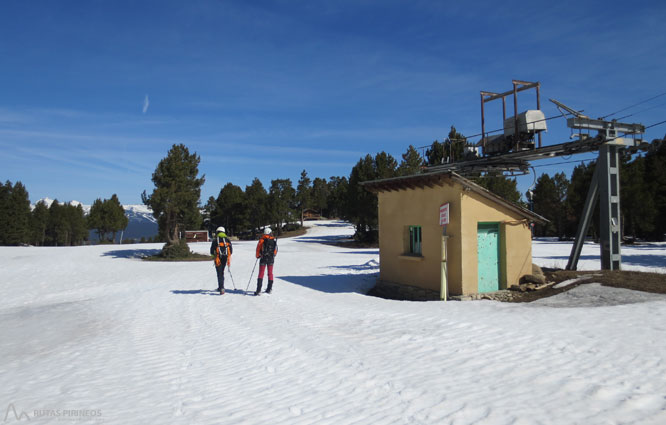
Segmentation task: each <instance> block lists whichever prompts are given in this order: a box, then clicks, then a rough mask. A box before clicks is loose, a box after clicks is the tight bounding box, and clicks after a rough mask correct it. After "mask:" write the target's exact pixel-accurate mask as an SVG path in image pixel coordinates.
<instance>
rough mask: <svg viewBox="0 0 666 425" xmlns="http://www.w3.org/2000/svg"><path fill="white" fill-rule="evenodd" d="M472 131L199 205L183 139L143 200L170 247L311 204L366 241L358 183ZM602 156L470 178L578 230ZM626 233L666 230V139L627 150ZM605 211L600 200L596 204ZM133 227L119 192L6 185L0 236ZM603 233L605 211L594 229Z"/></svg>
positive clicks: (78, 237)
mask: <svg viewBox="0 0 666 425" xmlns="http://www.w3.org/2000/svg"><path fill="white" fill-rule="evenodd" d="M466 146H467V144H466V139H465V137H464V136H463V135H462V134H460V133H459V132H457V131H456V129H455V127H453V126H452V127H451V131H450V132H449V135H448V137H447V138H446V139H445V140H443V141H442V142H439V141H437V140H435V141H434V142H433V143H432V144H431V146H430V147H429V148H428V149H427V150H426V152H425V155H421V154H420V153H419V151H418V150H417V149H416V148H415V147H414V146H412V145H410V146H409V147H408V148H407V150H406V151H405V153H404V154H402V156H401V160H400V161H399V162H398V160H396V159H395V158H394V157H393V156H392V155H390V154H388V153H386V152H379V153H377V154H375V156H372V155H370V154H368V155H366V156H365V157H362V158H360V159H359V161H358V162H357V163H356V164H355V165H354V167H353V168H352V169H351V172H350V174H349V176H348V177H347V176H331V177H329V178H328V179H326V178H321V177H315V178H314V179H311V178H310V176H309V175H308V173H307V171H306V170H303V171H302V172H301V175H300V179H299V180H298V182H296V187H294V184H293V182H292V181H291V179H288V178H278V179H274V180H271V182H270V186H268V188H265V187H264V185H263V183H262V182H261V181H260V180H259V179H258V178H255V179H254V180H253V181H252V183H251V184H250V185H247V186H245V188H241V187H240V186H237V185H234V184H233V183H227V184H226V185H225V186H224V187H222V188H221V189H220V192H219V194H218V196H217V197H212V196H211V197H210V198H209V199H208V200H207V202H206V204H205V205H204V206H203V208H202V206H201V204H200V195H201V186H202V185H203V183H204V181H205V176H201V177H199V176H198V174H199V171H198V165H199V162H200V157H199V156H198V155H197V154H196V153H192V154H190V152H189V150H188V148H187V147H186V146H184V145H182V144H180V145H173V146H172V148H171V149H170V151H169V152H168V154H167V157H165V158H164V159H162V160H161V161H160V163H159V164H158V166H157V168H156V170H155V172H154V173H153V176H152V180H153V183H154V184H155V189H154V190H153V192H152V193H151V194H150V195H148V194H147V193H146V191H144V192H143V194H142V200H143V202H144V203H145V204H146V205H148V206H149V207H150V208H151V209H152V210H153V214H154V216H155V217H156V218H157V220H158V227H159V235H158V237H157V240H161V241H166V243H167V246H173V245H176V244H178V243H179V242H180V241H181V239H182V236H183V231H184V230H185V229H204V228H205V223H211V225H213V226H220V225H222V226H224V227H225V228H226V230H227V232H228V233H229V234H230V235H235V236H239V237H243V238H256V236H257V232H259V231H260V230H261V228H263V227H264V226H266V225H271V226H273V228H274V230H275V232H276V233H277V234H278V235H280V234H282V232H284V231H286V230H290V229H294V228H296V227H298V226H299V225H302V224H303V217H304V211H306V210H308V209H313V210H316V211H317V212H319V214H320V215H321V216H323V217H328V218H341V219H345V220H348V221H350V222H351V223H353V225H354V226H355V229H356V233H355V238H356V239H358V240H359V241H363V242H373V241H376V240H377V227H378V223H377V197H376V196H375V195H374V194H372V193H369V192H368V191H366V190H365V189H364V188H363V186H361V184H360V183H362V182H364V181H369V180H377V179H385V178H391V177H399V176H407V175H412V174H416V173H419V172H421V171H422V170H423V168H424V167H426V166H430V165H437V164H442V163H446V162H453V161H458V160H467V159H469V158H470V155H475V153H474V152H473V151H469V150H466ZM594 166H595V163H594V161H592V162H589V163H588V164H581V165H579V166H577V167H575V168H574V170H573V173H572V175H571V179H570V180H569V179H568V178H567V177H566V176H565V175H564V173H557V174H555V175H554V176H552V177H551V176H550V175H548V174H542V175H541V176H540V177H539V178H538V179H537V180H536V182H535V185H534V190H533V198H532V200H531V203H526V202H524V201H522V199H521V194H520V192H519V191H518V189H517V183H516V181H515V180H514V179H510V178H506V177H504V176H502V175H493V174H485V175H477V176H473V177H471V180H473V181H475V182H476V183H477V184H479V185H481V186H483V187H485V188H486V189H488V190H489V191H491V192H493V193H495V194H497V195H499V196H501V197H503V198H504V199H506V200H508V201H510V202H514V203H517V204H521V205H522V206H524V207H529V208H531V209H533V211H534V212H536V213H537V214H540V215H542V216H543V217H545V218H547V219H548V220H550V222H549V223H548V224H545V225H537V226H536V227H535V229H534V232H535V235H536V236H557V237H560V238H570V237H573V236H574V235H575V232H576V228H577V225H578V220H579V216H580V214H581V212H582V209H583V204H584V202H585V198H586V195H587V190H588V187H589V184H590V181H591V179H592V175H593V173H594ZM620 175H621V191H620V194H621V206H622V211H621V213H622V232H623V235H625V236H631V237H633V238H642V239H648V240H663V239H664V238H665V237H666V220H665V218H666V217H665V213H664V211H666V145H664V144H663V143H662V144H661V145H660V147H659V149H657V150H654V151H652V152H648V153H646V154H644V155H643V154H641V155H639V156H637V157H633V158H632V157H631V156H627V157H624V158H623V159H622V164H621V174H620ZM597 210H598V207H597ZM126 226H127V218H126V217H125V215H124V209H123V208H122V205H121V204H120V202H119V200H118V198H117V196H116V195H115V194H114V195H112V197H111V198H110V199H104V200H102V199H97V200H95V202H94V203H93V205H92V207H91V209H90V213H89V214H88V216H85V214H84V211H83V209H82V208H81V206H80V205H78V206H74V205H70V204H60V203H58V201H55V202H53V203H52V204H51V205H50V206H47V205H46V204H45V203H44V202H38V203H37V205H36V206H35V207H34V209H32V210H31V208H30V201H29V198H28V192H27V190H26V188H25V187H24V186H23V184H21V182H16V183H15V184H12V183H11V182H9V181H7V182H6V183H5V184H0V244H2V245H19V244H32V245H59V246H62V245H79V244H81V243H84V242H85V241H86V240H87V237H88V230H95V231H96V233H97V235H98V237H99V239H100V241H112V240H114V239H115V236H116V233H117V232H118V231H120V230H122V229H124V228H125V227H126ZM590 232H591V234H592V235H593V236H596V235H598V211H597V212H596V213H595V219H593V221H592V226H591V230H590Z"/></svg>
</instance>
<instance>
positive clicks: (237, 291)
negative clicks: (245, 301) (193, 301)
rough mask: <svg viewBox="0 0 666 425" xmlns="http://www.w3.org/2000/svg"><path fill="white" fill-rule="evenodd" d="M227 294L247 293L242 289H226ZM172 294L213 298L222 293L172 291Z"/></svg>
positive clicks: (192, 290) (210, 290) (210, 291)
mask: <svg viewBox="0 0 666 425" xmlns="http://www.w3.org/2000/svg"><path fill="white" fill-rule="evenodd" d="M224 292H225V295H226V294H245V291H243V290H242V289H225V290H224ZM171 293H172V294H176V295H211V296H218V297H219V296H220V293H219V292H218V291H217V289H175V290H173V291H171Z"/></svg>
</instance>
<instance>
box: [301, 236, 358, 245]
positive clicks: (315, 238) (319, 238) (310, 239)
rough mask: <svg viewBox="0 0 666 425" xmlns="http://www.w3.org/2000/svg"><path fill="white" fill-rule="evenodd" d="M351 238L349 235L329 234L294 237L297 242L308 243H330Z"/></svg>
mask: <svg viewBox="0 0 666 425" xmlns="http://www.w3.org/2000/svg"><path fill="white" fill-rule="evenodd" d="M347 239H351V238H350V237H349V236H340V235H330V236H299V237H298V238H296V239H294V240H295V241H297V242H309V243H313V242H314V243H331V242H339V241H343V240H347Z"/></svg>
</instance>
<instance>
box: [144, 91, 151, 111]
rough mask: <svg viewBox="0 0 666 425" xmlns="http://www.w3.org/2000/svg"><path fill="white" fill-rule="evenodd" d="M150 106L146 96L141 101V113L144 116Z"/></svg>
mask: <svg viewBox="0 0 666 425" xmlns="http://www.w3.org/2000/svg"><path fill="white" fill-rule="evenodd" d="M149 106H150V100H149V99H148V95H146V97H145V98H144V99H143V113H144V114H145V113H146V112H147V111H148V107H149Z"/></svg>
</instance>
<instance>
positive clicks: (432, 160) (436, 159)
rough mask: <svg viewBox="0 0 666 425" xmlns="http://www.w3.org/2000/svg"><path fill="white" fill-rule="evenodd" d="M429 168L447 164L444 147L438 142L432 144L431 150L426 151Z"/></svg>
mask: <svg viewBox="0 0 666 425" xmlns="http://www.w3.org/2000/svg"><path fill="white" fill-rule="evenodd" d="M426 159H427V160H428V166H433V165H440V164H443V163H444V162H445V155H444V145H443V144H442V143H439V142H438V141H437V140H435V141H434V142H432V144H431V145H430V148H428V149H426Z"/></svg>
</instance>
